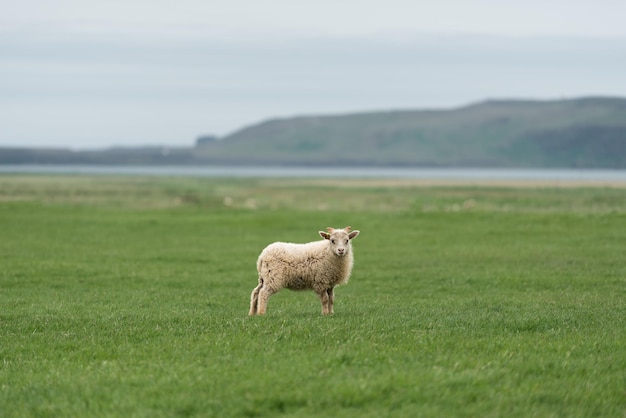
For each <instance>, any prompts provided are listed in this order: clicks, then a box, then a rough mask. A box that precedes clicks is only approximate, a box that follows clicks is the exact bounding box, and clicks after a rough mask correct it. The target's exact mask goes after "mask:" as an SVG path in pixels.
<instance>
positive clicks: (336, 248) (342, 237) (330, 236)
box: [319, 226, 359, 257]
mask: <svg viewBox="0 0 626 418" xmlns="http://www.w3.org/2000/svg"><path fill="white" fill-rule="evenodd" d="M350 229H351V227H349V226H346V227H345V228H343V229H335V228H331V227H328V228H326V230H327V231H328V232H324V231H319V234H320V236H321V237H322V238H324V239H327V240H328V241H329V242H330V248H331V250H332V252H333V254H335V255H337V256H339V257H343V256H344V255H346V254H348V253H349V252H350V248H351V246H350V240H352V238H355V237H356V236H357V235H359V231H352V232H350Z"/></svg>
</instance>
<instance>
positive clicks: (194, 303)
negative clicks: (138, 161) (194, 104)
mask: <svg viewBox="0 0 626 418" xmlns="http://www.w3.org/2000/svg"><path fill="white" fill-rule="evenodd" d="M625 214H626V202H625V201H624V199H623V190H620V189H607V188H578V189H574V188H567V189H546V188H532V187H529V188H520V187H517V188H508V187H480V186H428V187H426V186H414V185H411V186H406V185H402V186H400V187H396V186H394V185H392V184H379V183H376V182H374V181H373V182H372V183H371V184H370V185H367V184H358V185H353V184H349V183H346V184H340V183H332V184H331V183H325V184H316V183H311V182H306V181H303V182H302V183H298V182H297V181H292V180H278V179H273V180H262V179H261V180H245V179H193V178H134V177H118V178H114V177H78V176H77V177H71V176H69V177H54V176H53V177H42V176H0V259H1V261H0V288H1V289H2V291H1V292H0V306H2V312H1V313H0V341H1V342H2V343H1V344H0V410H1V411H2V415H3V416H7V417H22V416H76V417H78V416H81V417H82V416H138V417H142V416H146V417H147V416H150V417H159V416H162V417H166V416H167V417H171V416H215V417H225V416H249V417H254V416H281V415H284V416H329V415H332V416H337V417H352V416H377V417H378V416H424V417H428V416H432V417H439V416H460V417H462V416H513V417H516V416H517V417H526V416H539V417H541V416H546V417H548V416H581V417H582V416H622V415H623V414H624V412H625V411H626V401H625V398H624V393H625V391H626V381H625V380H624V376H623V370H625V369H626V351H625V350H626V349H625V348H624V347H626V334H624V332H623V330H624V329H625V328H626V319H625V318H626V293H625V290H624V289H626V286H625V285H626V265H625V264H624V261H623V258H624V248H626V237H625V236H624V234H623V225H624V221H625V220H626V219H625ZM329 225H352V226H353V227H354V228H355V229H357V228H358V229H359V230H360V231H361V233H360V235H359V238H358V240H355V242H354V244H353V250H354V253H355V265H354V269H353V272H352V276H351V279H350V285H349V286H343V287H338V288H337V289H336V293H337V299H336V303H335V307H334V308H335V309H334V310H335V314H334V315H329V316H322V315H320V313H319V300H318V298H317V296H315V295H314V294H313V293H310V292H303V293H292V294H288V292H289V291H288V290H282V291H281V292H279V293H277V294H276V295H274V296H273V297H272V300H271V309H270V310H268V312H267V314H266V315H265V316H263V317H248V310H249V303H250V289H252V288H253V287H254V286H255V285H256V281H257V276H256V268H255V263H256V257H257V256H258V254H259V252H260V250H261V249H263V248H264V247H265V246H266V245H267V244H269V243H270V242H272V241H275V240H281V241H293V242H307V241H310V240H314V239H316V236H315V234H314V233H313V235H311V231H313V232H315V231H317V230H318V229H324V228H325V227H326V226H329Z"/></svg>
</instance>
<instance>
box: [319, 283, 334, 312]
mask: <svg viewBox="0 0 626 418" xmlns="http://www.w3.org/2000/svg"><path fill="white" fill-rule="evenodd" d="M329 292H330V293H329ZM331 295H332V289H324V290H322V291H321V292H319V293H318V294H317V296H319V298H320V301H321V302H322V315H328V314H329V313H332V305H331V302H330V301H331Z"/></svg>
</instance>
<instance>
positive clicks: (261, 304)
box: [257, 286, 275, 315]
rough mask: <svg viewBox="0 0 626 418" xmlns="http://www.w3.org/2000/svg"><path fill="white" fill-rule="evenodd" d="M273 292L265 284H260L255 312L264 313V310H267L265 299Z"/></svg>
mask: <svg viewBox="0 0 626 418" xmlns="http://www.w3.org/2000/svg"><path fill="white" fill-rule="evenodd" d="M274 293H275V292H274V291H272V290H270V289H269V288H268V287H267V286H261V288H260V289H259V301H258V306H257V314H258V315H265V311H266V310H267V300H268V299H269V298H270V296H272V295H273V294H274Z"/></svg>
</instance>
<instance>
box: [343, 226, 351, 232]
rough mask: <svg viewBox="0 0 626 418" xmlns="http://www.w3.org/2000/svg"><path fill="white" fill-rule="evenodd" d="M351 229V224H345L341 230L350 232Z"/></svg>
mask: <svg viewBox="0 0 626 418" xmlns="http://www.w3.org/2000/svg"><path fill="white" fill-rule="evenodd" d="M351 229H352V227H351V226H346V227H345V228H344V229H343V230H344V231H346V232H350V230H351Z"/></svg>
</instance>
